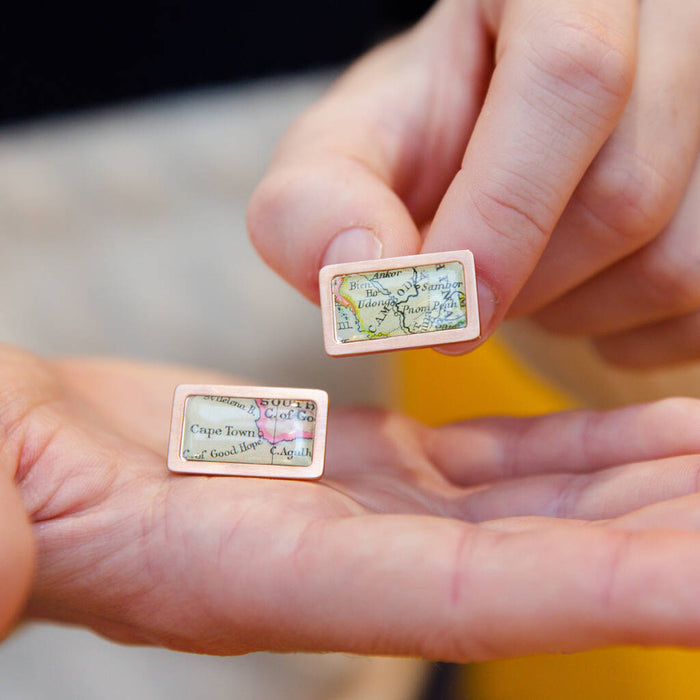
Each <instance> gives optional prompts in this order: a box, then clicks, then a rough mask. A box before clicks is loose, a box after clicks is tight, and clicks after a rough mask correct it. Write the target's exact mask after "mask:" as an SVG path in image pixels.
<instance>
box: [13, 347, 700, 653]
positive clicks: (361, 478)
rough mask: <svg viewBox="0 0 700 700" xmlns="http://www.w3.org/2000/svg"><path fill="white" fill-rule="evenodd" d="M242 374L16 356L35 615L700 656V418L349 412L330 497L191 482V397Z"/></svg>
mask: <svg viewBox="0 0 700 700" xmlns="http://www.w3.org/2000/svg"><path fill="white" fill-rule="evenodd" d="M229 379H230V378H227V377H220V376H212V375H211V374H206V373H201V372H197V371H194V370H188V369H186V368H172V367H170V368H165V367H153V366H147V365H137V364H127V363H121V362H113V361H112V362H107V361H88V360H75V361H60V362H51V363H46V362H42V361H40V360H38V359H37V358H34V357H32V356H29V355H26V354H23V353H20V352H18V351H13V350H10V349H7V348H5V349H3V350H2V351H1V353H0V389H1V390H0V416H2V423H3V426H4V427H5V429H6V432H7V434H8V435H9V436H10V439H9V441H8V442H7V443H6V445H5V447H6V454H11V455H14V456H15V457H16V464H15V469H16V476H15V479H16V483H17V486H18V489H19V492H20V493H21V495H22V499H23V501H24V504H25V507H26V509H27V512H28V514H29V517H30V519H31V521H32V524H33V531H34V536H35V539H36V543H37V551H38V567H37V573H36V577H35V580H34V586H33V590H32V594H31V598H30V603H29V607H28V615H30V616H38V617H44V618H49V619H54V620H62V621H65V622H70V623H77V624H82V625H87V626H89V627H92V628H93V629H95V630H97V631H98V632H100V633H102V634H104V635H106V636H108V637H111V638H113V639H116V640H119V641H123V642H130V643H147V644H159V645H164V646H168V647H172V648H176V649H182V650H187V651H197V652H205V653H215V654H238V653H243V652H248V651H253V650H259V649H269V650H316V651H323V650H340V651H346V652H357V653H379V654H413V655H420V656H424V657H429V658H442V659H453V660H463V661H464V660H471V659H485V658H493V657H498V656H507V655H513V654H523V653H529V652H535V651H554V650H557V651H563V650H569V651H571V650H575V649H584V648H589V647H593V646H600V645H605V644H613V643H618V642H634V643H644V644H671V643H685V644H697V643H698V642H699V641H700V613H698V607H697V590H698V586H699V585H700V559H699V558H698V551H700V534H698V533H697V531H696V530H697V528H698V526H699V525H700V520H699V518H700V515H699V514H700V507H698V506H699V504H698V502H697V501H698V498H699V497H698V496H697V495H696V494H695V491H696V486H697V473H698V457H697V452H698V450H700V430H698V427H697V426H698V425H700V420H699V419H700V402H697V401H693V400H690V399H686V400H674V401H666V402H662V403H659V404H652V405H647V406H640V407H635V408H629V409H624V410H620V411H617V412H613V413H609V414H606V415H603V414H600V415H599V414H592V413H567V414H561V415H554V416H551V417H544V418H537V419H526V420H518V419H500V420H494V419H484V420H477V421H471V422H466V423H463V424H460V425H452V426H449V427H446V428H442V429H428V428H425V427H422V426H420V425H418V424H416V423H415V422H412V421H410V420H408V419H406V418H403V417H401V416H398V415H395V414H390V413H382V412H379V411H373V410H368V409H357V410H346V411H337V412H336V413H335V415H334V416H333V417H332V418H331V422H330V426H329V445H328V448H329V449H328V456H327V473H326V475H325V476H324V478H323V480H322V481H320V482H318V483H309V482H294V481H280V480H266V479H250V478H226V477H200V476H181V475H173V474H170V473H169V472H168V471H167V470H166V467H165V460H164V454H165V448H166V436H167V431H168V423H169V411H170V398H171V394H172V389H173V385H174V384H175V383H176V382H179V381H187V382H211V381H214V382H218V381H226V380H229ZM8 426H9V427H11V428H12V429H11V430H9V429H8ZM678 455H681V456H678ZM683 455H685V456H683ZM689 455H692V456H689ZM634 462H639V463H637V464H634ZM664 499H668V500H664ZM0 559H1V557H0Z"/></svg>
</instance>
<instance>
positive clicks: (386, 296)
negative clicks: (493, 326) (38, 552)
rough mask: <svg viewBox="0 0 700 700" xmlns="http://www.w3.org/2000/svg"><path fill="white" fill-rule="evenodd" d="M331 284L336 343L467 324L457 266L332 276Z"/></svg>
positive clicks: (441, 329) (437, 329)
mask: <svg viewBox="0 0 700 700" xmlns="http://www.w3.org/2000/svg"><path fill="white" fill-rule="evenodd" d="M331 284H332V290H333V307H334V313H335V336H336V339H337V340H338V342H340V343H352V342H357V341H360V340H374V339H377V338H393V337H396V336H402V335H412V334H416V333H430V332H434V331H444V330H450V329H453V328H464V327H465V326H466V325H467V312H466V305H465V293H464V268H463V267H462V264H461V263H459V262H448V263H440V264H436V265H420V266H417V267H404V268H399V269H394V270H380V271H373V272H365V273H353V274H349V275H338V276H337V277H334V278H333V281H332V283H331Z"/></svg>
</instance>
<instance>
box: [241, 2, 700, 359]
mask: <svg viewBox="0 0 700 700" xmlns="http://www.w3.org/2000/svg"><path fill="white" fill-rule="evenodd" d="M494 47H495V60H494ZM699 68H700V0H647V1H645V2H642V3H640V2H638V0H615V2H609V0H441V2H438V3H437V4H436V5H435V7H434V8H433V10H432V11H431V12H430V13H429V14H428V15H427V16H426V17H425V19H424V20H423V21H422V22H421V23H419V24H418V25H417V26H416V27H415V28H414V29H412V30H411V31H409V32H407V33H405V34H404V35H402V36H400V37H398V38H396V39H394V40H393V41H390V42H388V43H387V44H385V45H383V46H380V47H379V48H378V49H376V50H375V51H373V52H371V53H370V54H369V55H367V56H366V57H364V58H363V59H362V60H360V61H359V62H358V63H357V64H356V65H355V66H353V67H352V68H351V69H350V70H349V71H348V73H347V74H346V75H345V76H344V77H343V78H342V79H341V80H340V81H339V82H338V84H337V85H336V86H335V87H334V89H332V90H331V92H330V93H329V94H328V95H327V96H326V97H325V98H324V99H323V100H321V101H320V102H319V103H318V104H317V105H315V106H314V107H312V109H310V110H309V111H308V112H307V113H306V114H305V115H303V116H302V117H301V118H300V119H299V120H298V121H297V123H296V124H295V125H294V126H293V127H292V128H291V130H290V131H289V133H288V135H287V137H286V138H285V139H284V141H283V143H282V144H281V146H280V148H279V150H278V153H277V155H276V157H275V159H274V161H273V164H272V166H271V168H270V171H269V173H268V174H267V176H266V177H265V179H264V180H263V181H262V183H261V184H260V186H259V188H258V190H257V192H256V194H255V196H254V197H253V199H252V201H251V206H250V209H249V228H250V233H251V236H252V239H253V242H254V243H255V245H256V247H257V248H258V250H259V251H260V252H261V254H262V255H263V257H264V258H265V259H266V260H267V261H268V262H269V263H270V265H271V266H272V267H273V268H274V269H275V270H277V271H278V272H279V273H280V274H281V275H282V276H284V277H286V278H287V279H288V280H289V281H290V282H291V283H292V284H294V285H295V286H296V287H298V288H299V289H300V290H301V291H302V292H303V293H304V294H305V295H306V296H308V297H309V298H310V299H312V300H317V298H318V291H317V273H318V269H319V266H321V265H322V264H327V263H330V262H341V261H347V260H350V259H360V258H377V257H380V256H394V255H407V254H412V253H416V252H419V251H421V252H434V251H437V250H454V249H462V248H469V249H471V250H472V251H473V252H474V255H475V259H476V264H477V274H478V279H479V302H480V307H481V314H482V329H483V331H484V333H483V336H482V339H481V340H482V341H483V339H485V338H486V337H488V335H489V334H490V333H492V332H493V331H494V330H495V328H496V327H497V325H498V323H499V322H500V321H501V320H502V319H503V318H504V317H506V316H507V315H518V314H520V315H522V314H533V315H534V317H535V318H536V319H537V320H538V321H540V322H541V323H542V324H543V325H544V326H546V327H548V328H550V329H552V330H555V331H561V332H564V333H574V334H583V335H586V336H591V337H593V339H594V341H595V343H596V345H597V346H598V348H599V349H600V351H601V352H602V353H603V354H604V356H605V357H607V358H608V359H609V360H610V361H613V362H616V363H621V364H628V365H636V366H646V365H654V364H660V363H665V362H675V361H680V360H686V359H689V358H694V357H700V275H698V268H699V267H700V246H699V245H698V243H697V241H698V240H700V166H699V165H698V149H699V146H700V90H698V89H697V80H698V79H697V75H698V69H699ZM425 229H427V234H426V235H425V236H424V237H423V236H422V235H421V231H423V230H425ZM475 342H476V341H475ZM473 347H474V343H471V344H466V345H465V344H463V345H461V346H458V347H454V348H453V350H454V351H464V350H468V349H471V348H473Z"/></svg>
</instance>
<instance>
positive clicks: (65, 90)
mask: <svg viewBox="0 0 700 700" xmlns="http://www.w3.org/2000/svg"><path fill="white" fill-rule="evenodd" d="M430 4H431V1H430V0H346V1H345V2H328V1H326V2H323V1H322V0H301V1H297V2H279V1H275V0H271V1H268V2H249V1H247V2H242V1H240V0H229V1H228V2H221V1H217V0H199V1H195V0H171V1H166V0H143V1H142V2H137V1H136V0H122V1H121V2H94V3H87V2H73V1H71V0H65V2H57V3H56V2H54V3H38V2H24V3H21V2H16V3H11V2H10V3H7V4H6V6H5V7H4V8H3V9H2V12H1V13H0V85H1V86H2V87H1V90H2V93H1V94H2V98H1V99H0V123H8V122H13V121H18V120H23V119H27V118H33V117H38V116H43V115H47V114H55V113H64V112H68V111H72V110H75V109H81V108H86V107H94V106H100V105H105V104H110V103H113V102H117V101H120V100H130V99H135V98H139V97H144V96H149V95H156V94H163V93H167V92H172V91H175V90H181V89H187V88H194V87H202V86H210V85H220V84H226V83H231V82H234V81H239V80H245V79H250V78H257V77H261V76H269V75H275V74H282V73H288V72H291V71H298V70H305V69H313V68H319V67H321V66H326V65H334V64H341V63H344V62H347V61H348V60H350V59H352V58H354V57H355V56H357V55H359V54H360V53H361V52H362V51H363V50H365V49H367V48H369V47H371V46H372V45H374V44H375V43H377V42H378V41H380V40H381V39H383V38H385V37H387V36H390V35H391V34H393V33H395V32H396V31H398V30H400V29H402V28H404V27H406V26H408V25H410V24H412V23H413V22H414V21H415V20H416V19H417V18H419V17H420V16H421V15H422V14H423V13H424V12H425V11H426V10H427V8H428V7H429V5H430Z"/></svg>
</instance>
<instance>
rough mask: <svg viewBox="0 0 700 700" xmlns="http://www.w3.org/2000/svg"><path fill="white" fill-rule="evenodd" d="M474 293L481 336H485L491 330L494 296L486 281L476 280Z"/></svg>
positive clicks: (494, 304) (493, 314)
mask: <svg viewBox="0 0 700 700" xmlns="http://www.w3.org/2000/svg"><path fill="white" fill-rule="evenodd" d="M476 295H477V298H478V300H479V325H480V326H481V334H480V337H481V338H486V337H487V336H488V335H489V332H490V331H491V324H492V323H493V319H494V316H495V315H496V297H495V295H494V293H493V292H492V291H491V287H489V286H488V285H487V284H486V282H483V281H482V280H480V279H477V281H476Z"/></svg>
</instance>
